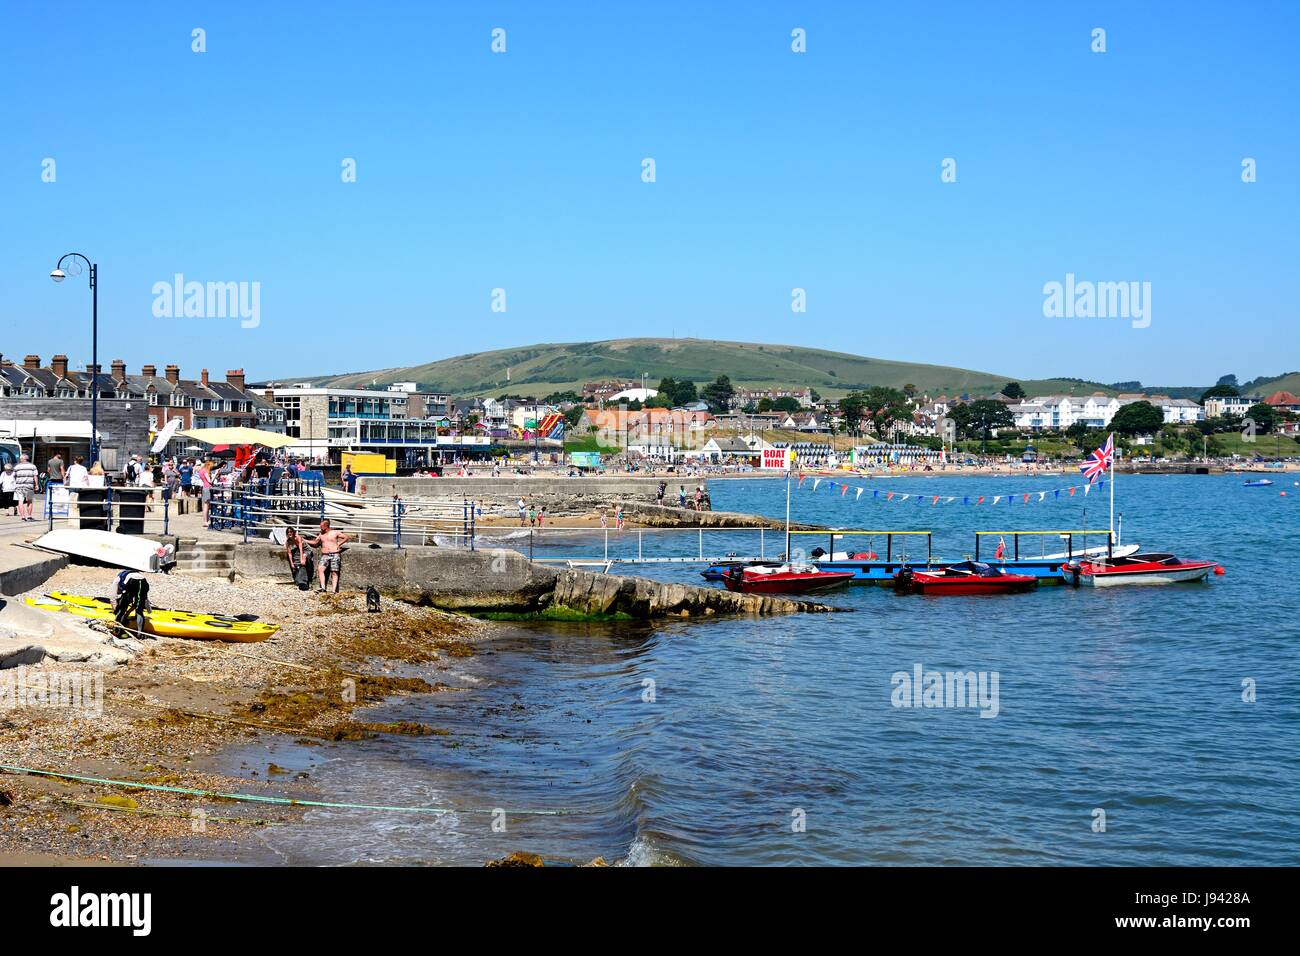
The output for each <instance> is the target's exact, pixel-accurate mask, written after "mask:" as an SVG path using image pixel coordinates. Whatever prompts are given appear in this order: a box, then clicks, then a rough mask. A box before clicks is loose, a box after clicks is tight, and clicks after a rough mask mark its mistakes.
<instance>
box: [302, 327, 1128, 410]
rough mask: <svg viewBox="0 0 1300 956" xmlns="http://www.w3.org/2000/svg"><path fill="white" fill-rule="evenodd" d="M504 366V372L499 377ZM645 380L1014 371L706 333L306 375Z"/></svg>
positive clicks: (874, 381) (942, 377) (489, 382)
mask: <svg viewBox="0 0 1300 956" xmlns="http://www.w3.org/2000/svg"><path fill="white" fill-rule="evenodd" d="M507 370H509V378H507ZM642 373H646V379H647V382H648V384H650V385H654V384H657V383H658V382H659V379H661V378H663V377H665V376H671V377H673V378H678V379H683V378H684V379H691V380H693V381H695V382H709V381H712V380H713V379H715V378H717V377H718V376H719V375H727V376H729V377H730V378H731V381H732V383H733V384H736V385H746V386H770V385H795V386H810V387H812V388H815V389H817V391H818V392H820V393H822V394H823V395H825V396H828V397H835V396H838V395H842V394H844V393H845V392H849V391H852V390H853V389H858V388H865V387H869V386H872V385H888V386H892V387H894V388H902V387H903V386H904V385H908V384H911V385H915V386H916V387H917V389H918V390H920V391H922V392H928V393H929V394H931V395H938V394H939V393H941V392H942V393H947V394H960V393H962V392H970V393H987V392H990V391H999V390H1001V388H1002V387H1003V386H1004V385H1005V384H1006V383H1007V382H1008V381H1016V380H1017V379H1016V377H1015V376H1014V375H1006V374H993V373H990V372H977V371H972V370H970V369H960V368H948V367H945V366H942V365H920V364H916V363H911V362H891V361H887V360H885V359H877V358H867V357H865V356H861V355H849V354H846V353H844V352H829V351H825V350H823V349H810V348H802V347H800V346H795V345H760V344H756V343H750V342H719V341H714V340H710V339H612V340H609V341H604V342H569V343H564V344H556V345H529V346H524V347H521V348H511V349H499V350H497V351H493V352H475V353H471V354H469V355H458V356H456V357H454V358H448V359H442V360H440V361H437V362H429V363H427V364H425V365H415V366H410V367H407V368H389V369H379V370H376V371H368V372H352V373H347V374H341V375H326V376H313V377H308V378H300V379H289V380H292V381H310V382H314V383H316V384H321V385H333V386H337V387H340V388H361V387H365V386H369V385H372V384H377V385H388V384H391V383H393V382H418V383H420V385H422V386H426V387H428V388H437V389H441V390H444V391H449V392H451V393H453V394H455V395H457V396H464V397H470V396H475V395H500V394H504V393H506V392H509V393H511V394H523V395H529V394H534V395H537V396H538V397H540V396H542V395H544V394H546V393H548V392H552V391H561V390H566V389H579V388H581V387H582V385H583V383H584V382H593V381H602V380H605V379H626V380H628V381H633V380H636V381H639V380H640V378H641V375H642ZM1020 381H1021V384H1022V385H1023V386H1024V387H1025V391H1026V392H1028V393H1029V394H1046V393H1067V394H1089V393H1091V392H1094V391H1107V392H1110V391H1113V390H1111V389H1108V388H1107V387H1106V386H1104V385H1100V384H1098V383H1096V382H1085V381H1083V380H1081V379H1039V380H1020Z"/></svg>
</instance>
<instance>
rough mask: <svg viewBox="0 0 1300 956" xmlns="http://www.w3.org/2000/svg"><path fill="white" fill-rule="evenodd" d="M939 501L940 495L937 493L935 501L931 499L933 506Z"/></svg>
mask: <svg viewBox="0 0 1300 956" xmlns="http://www.w3.org/2000/svg"><path fill="white" fill-rule="evenodd" d="M938 503H939V496H938V495H935V496H934V501H931V502H930V504H931V506H934V505H937V504H938Z"/></svg>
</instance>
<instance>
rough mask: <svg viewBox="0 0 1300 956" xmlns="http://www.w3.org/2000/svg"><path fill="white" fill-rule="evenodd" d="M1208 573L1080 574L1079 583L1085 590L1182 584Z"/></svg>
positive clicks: (1203, 570) (1191, 570)
mask: <svg viewBox="0 0 1300 956" xmlns="http://www.w3.org/2000/svg"><path fill="white" fill-rule="evenodd" d="M1209 573H1210V569H1209V568H1186V569H1183V570H1179V569H1177V568H1171V569H1170V570H1168V571H1134V572H1132V573H1129V574H1126V573H1124V572H1122V571H1112V572H1111V573H1109V574H1081V575H1079V583H1080V584H1082V585H1083V586H1084V587H1086V588H1113V587H1120V586H1125V585H1146V584H1184V583H1186V582H1188V581H1200V580H1203V579H1204V578H1206V577H1207V576H1208V575H1209Z"/></svg>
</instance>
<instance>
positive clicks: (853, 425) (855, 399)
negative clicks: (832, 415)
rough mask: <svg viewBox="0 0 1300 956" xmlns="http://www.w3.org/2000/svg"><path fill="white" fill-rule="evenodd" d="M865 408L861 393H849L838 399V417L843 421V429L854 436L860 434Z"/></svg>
mask: <svg viewBox="0 0 1300 956" xmlns="http://www.w3.org/2000/svg"><path fill="white" fill-rule="evenodd" d="M866 411H867V406H866V402H865V401H864V400H863V398H862V393H861V392H849V394H847V395H845V396H844V397H843V398H841V399H840V416H841V417H842V418H843V419H844V429H845V431H848V432H850V433H851V434H854V435H860V434H862V419H863V417H864V416H865V415H866Z"/></svg>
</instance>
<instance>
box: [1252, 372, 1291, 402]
mask: <svg viewBox="0 0 1300 956" xmlns="http://www.w3.org/2000/svg"><path fill="white" fill-rule="evenodd" d="M1274 392H1290V393H1291V394H1292V395H1300V372H1287V373H1286V374H1285V375H1278V376H1277V377H1275V378H1268V377H1266V376H1260V377H1259V378H1257V379H1255V380H1254V381H1252V382H1246V383H1245V384H1244V385H1242V386H1241V394H1243V395H1261V396H1263V397H1264V398H1268V396H1270V395H1272V394H1273V393H1274Z"/></svg>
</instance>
